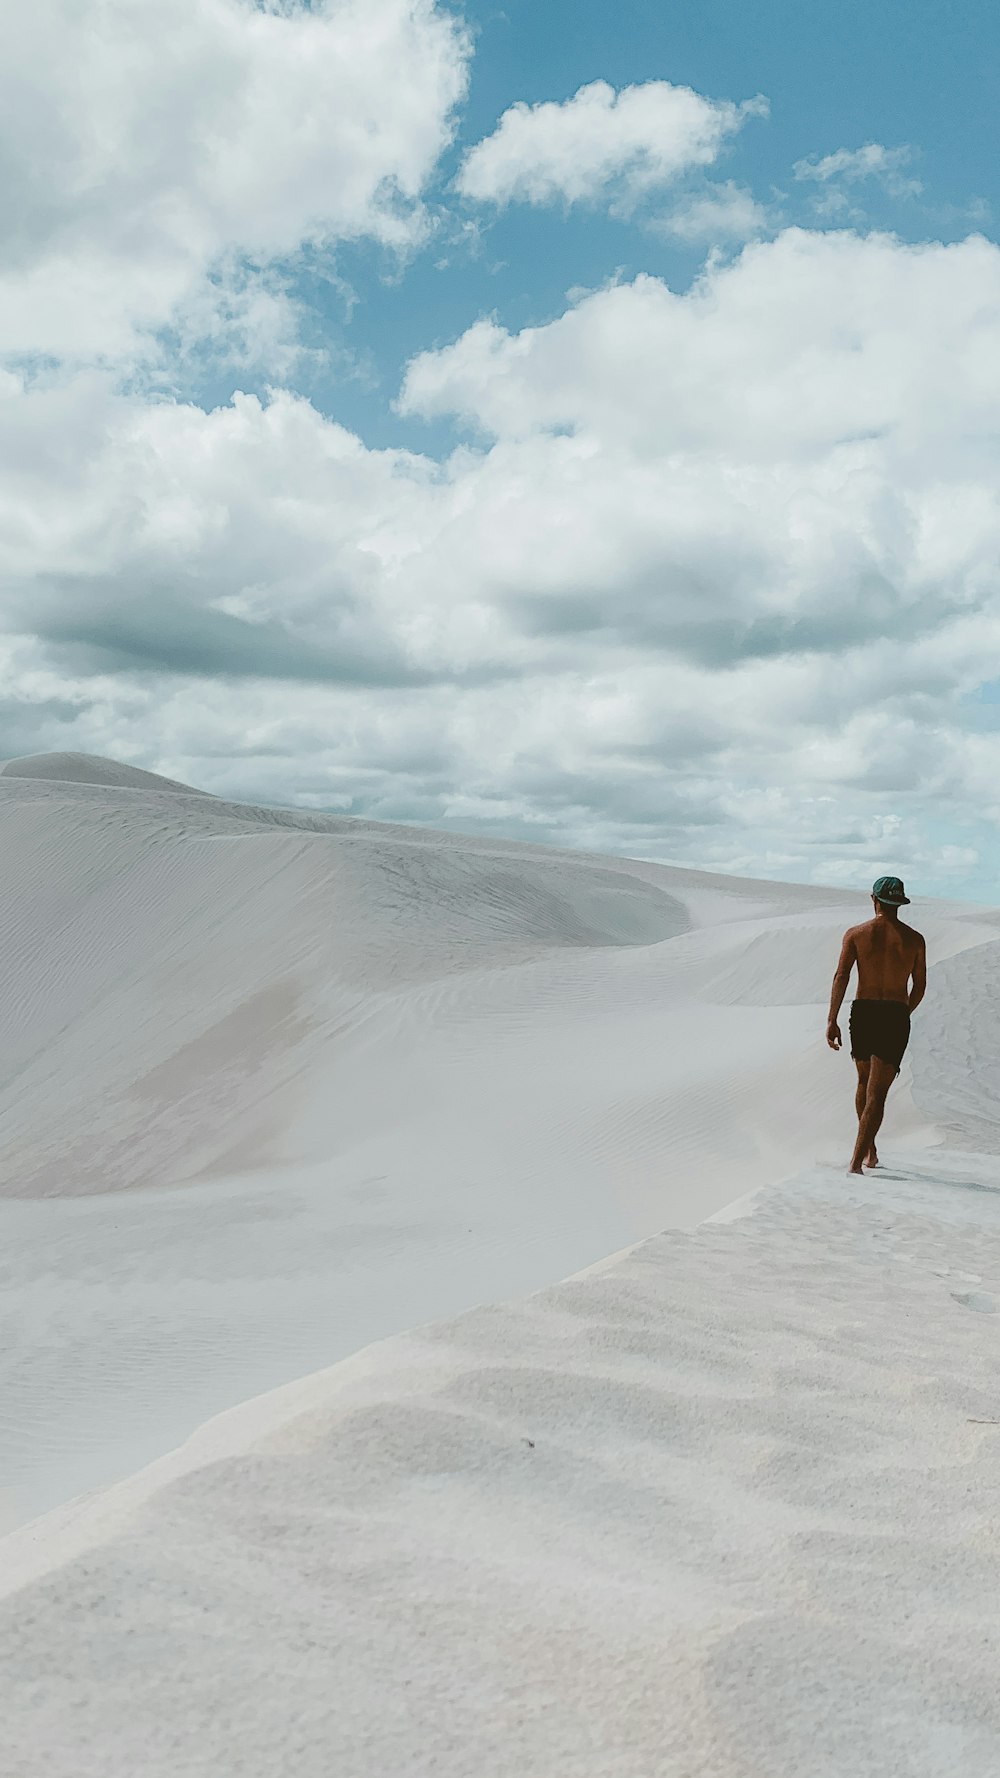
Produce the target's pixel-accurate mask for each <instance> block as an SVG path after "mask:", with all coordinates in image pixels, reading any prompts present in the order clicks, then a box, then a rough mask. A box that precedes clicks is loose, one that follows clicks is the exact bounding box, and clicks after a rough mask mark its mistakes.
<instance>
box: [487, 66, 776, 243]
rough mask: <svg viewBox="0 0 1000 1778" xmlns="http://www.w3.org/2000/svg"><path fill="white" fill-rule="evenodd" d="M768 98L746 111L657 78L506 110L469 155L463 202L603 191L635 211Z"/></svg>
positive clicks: (699, 162) (708, 154) (568, 197)
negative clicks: (636, 206)
mask: <svg viewBox="0 0 1000 1778" xmlns="http://www.w3.org/2000/svg"><path fill="white" fill-rule="evenodd" d="M766 112H767V103H766V101H765V100H764V99H762V98H759V97H758V98H756V99H750V100H748V101H746V102H745V103H743V104H741V105H736V104H733V103H732V102H731V101H730V100H718V99H706V98H703V97H702V96H701V94H700V93H696V92H693V91H692V90H691V88H690V87H686V86H671V85H670V83H669V82H668V81H665V80H651V81H647V82H645V83H644V84H643V85H640V86H628V87H623V88H622V90H621V91H620V92H616V91H615V89H614V87H612V86H610V85H609V84H608V82H607V81H606V80H595V81H593V82H592V83H591V84H590V85H589V86H583V87H581V88H580V89H579V91H578V92H577V93H576V94H575V95H574V97H573V98H572V99H567V100H565V101H563V102H562V103H558V102H555V101H552V100H549V101H546V102H544V103H542V104H538V105H527V104H525V103H523V102H520V103H518V104H516V105H512V106H511V107H510V108H509V110H507V111H505V112H504V114H503V116H502V117H501V119H500V122H499V123H498V124H497V127H496V129H495V130H494V131H493V133H492V135H490V136H487V137H485V138H484V139H483V140H482V141H481V142H477V143H476V144H475V146H474V147H473V148H471V149H469V151H468V153H467V154H466V156H465V158H464V160H463V162H462V167H461V170H460V172H459V175H458V179H457V181H456V184H457V188H458V190H459V191H460V192H461V193H462V195H463V196H465V197H467V198H472V199H475V200H476V201H478V202H480V203H491V204H496V205H498V206H501V205H505V204H510V203H528V204H551V203H554V202H558V201H559V200H562V201H563V202H565V203H570V204H571V203H579V202H581V201H590V202H592V201H594V200H596V199H598V198H600V197H602V196H604V195H605V194H608V195H609V196H610V198H611V202H612V207H613V208H614V209H615V210H617V211H620V212H628V211H629V210H631V209H632V208H634V206H635V205H636V203H638V202H639V200H640V199H642V198H644V197H645V196H646V195H647V194H648V193H650V192H652V191H655V190H657V189H658V188H661V187H662V186H664V185H668V184H669V183H670V182H671V181H673V180H675V179H677V178H678V177H679V176H680V175H681V174H683V173H685V172H688V171H689V170H690V169H691V168H697V167H705V166H708V165H710V164H711V163H712V162H713V161H715V160H716V158H717V157H718V155H719V153H720V151H721V149H722V146H723V144H724V142H725V141H726V139H727V138H728V137H730V136H732V135H733V134H734V133H735V132H736V131H737V130H739V129H740V128H742V126H743V124H744V123H745V122H746V120H747V118H749V117H759V116H762V115H766Z"/></svg>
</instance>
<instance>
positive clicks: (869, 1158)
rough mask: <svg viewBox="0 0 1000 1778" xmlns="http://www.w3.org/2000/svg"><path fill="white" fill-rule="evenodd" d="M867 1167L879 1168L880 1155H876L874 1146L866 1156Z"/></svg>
mask: <svg viewBox="0 0 1000 1778" xmlns="http://www.w3.org/2000/svg"><path fill="white" fill-rule="evenodd" d="M865 1166H866V1167H877V1166H878V1155H877V1154H876V1153H875V1148H874V1145H873V1146H872V1147H871V1148H870V1149H869V1150H868V1153H867V1154H866V1155H865Z"/></svg>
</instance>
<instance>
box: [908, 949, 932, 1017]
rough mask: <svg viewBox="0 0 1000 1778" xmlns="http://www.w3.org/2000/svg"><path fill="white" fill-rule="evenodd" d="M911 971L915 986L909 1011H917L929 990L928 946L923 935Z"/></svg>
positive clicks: (911, 990)
mask: <svg viewBox="0 0 1000 1778" xmlns="http://www.w3.org/2000/svg"><path fill="white" fill-rule="evenodd" d="M910 973H911V974H912V976H913V986H912V988H911V989H910V993H909V998H908V1000H907V1002H906V1010H907V1012H913V1011H915V1009H916V1008H917V1007H918V1006H919V1005H920V1002H921V1000H922V999H923V997H924V995H925V994H926V992H927V946H926V944H925V943H924V940H923V938H922V937H921V938H920V942H919V944H918V945H917V955H916V957H915V958H914V962H913V969H912V970H911V972H910Z"/></svg>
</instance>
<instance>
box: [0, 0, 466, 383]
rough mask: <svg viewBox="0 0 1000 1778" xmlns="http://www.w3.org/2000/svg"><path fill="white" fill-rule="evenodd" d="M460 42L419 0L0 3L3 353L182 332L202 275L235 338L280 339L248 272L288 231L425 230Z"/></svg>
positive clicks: (396, 238)
mask: <svg viewBox="0 0 1000 1778" xmlns="http://www.w3.org/2000/svg"><path fill="white" fill-rule="evenodd" d="M468 55H469V43H468V40H467V37H466V34H465V32H464V31H463V29H462V28H461V27H460V26H459V24H458V23H457V22H456V20H455V19H454V18H453V17H452V16H450V15H449V14H447V13H445V12H443V11H442V10H440V9H439V8H438V7H437V6H435V5H434V4H433V0H317V4H314V5H307V4H305V3H302V4H295V3H292V4H287V5H276V4H275V5H256V4H253V3H252V0H199V4H198V5H197V6H191V5H190V4H188V0H161V3H160V4H159V5H157V6H155V7H151V6H149V5H146V4H144V3H143V0H104V3H103V4H102V5H101V6H99V7H97V8H93V7H85V6H84V7H81V6H79V5H77V4H75V0H40V3H39V4H36V5H33V6H29V7H10V8H7V9H6V11H5V13H4V22H3V23H2V24H0V165H2V166H3V169H4V178H3V181H2V186H0V263H2V269H0V341H2V342H3V350H4V351H5V352H6V353H7V354H9V355H15V356H16V355H20V356H24V357H27V356H29V355H32V354H41V355H44V356H45V357H48V358H56V359H60V360H67V359H75V360H95V359H102V360H108V361H118V360H121V359H123V358H128V357H130V356H131V355H133V354H135V353H136V351H137V350H139V349H140V348H141V347H142V346H143V344H144V343H145V345H147V346H148V336H149V334H150V333H151V332H155V331H156V330H157V329H160V328H163V327H166V326H169V325H171V324H172V323H174V322H175V321H176V320H177V319H178V317H180V319H181V323H182V325H186V326H188V327H190V326H191V325H192V324H193V323H194V321H195V320H196V318H197V316H198V313H199V309H201V310H204V308H205V306H206V300H205V299H206V289H207V285H208V281H209V280H210V278H212V277H214V278H215V280H216V286H217V290H218V288H219V287H221V289H222V291H223V292H224V294H225V295H226V297H227V300H228V301H229V302H230V304H231V305H234V309H235V312H234V315H233V317H232V321H233V326H234V328H235V331H236V333H237V335H238V336H239V338H240V339H241V340H244V341H245V339H246V337H247V335H248V333H249V335H250V336H252V334H253V331H254V329H255V328H256V329H258V330H259V328H260V327H261V326H264V327H265V328H267V329H270V330H271V331H272V333H273V332H274V331H275V330H277V332H278V334H279V335H280V334H281V333H282V330H283V329H284V330H287V320H286V319H282V318H281V317H279V316H277V315H276V314H275V312H274V311H275V309H279V310H280V309H281V307H282V292H281V289H280V283H278V282H275V281H274V280H272V281H271V282H270V283H269V284H268V283H267V280H266V278H265V279H264V280H263V282H262V278H261V274H262V272H263V271H265V270H266V268H267V267H270V266H277V265H279V264H280V263H281V262H282V261H283V260H286V259H287V258H288V256H290V255H294V254H295V253H296V252H297V250H298V249H299V248H300V247H301V246H302V245H303V244H304V243H311V244H313V245H318V246H323V247H328V246H329V245H331V244H332V243H335V242H337V241H342V240H353V239H360V238H367V239H370V240H373V241H375V242H378V243H380V244H382V245H384V246H386V247H388V248H390V249H394V250H405V249H407V248H408V247H410V246H411V245H412V244H413V243H414V242H415V241H418V240H420V239H421V238H422V235H423V233H424V231H425V228H426V217H425V215H424V212H423V209H422V205H421V193H422V191H423V189H424V186H425V184H426V181H427V179H428V177H429V176H430V174H431V172H432V170H433V168H434V167H435V164H436V162H437V160H438V157H439V156H440V154H441V152H442V150H443V149H444V148H445V146H446V145H447V143H448V142H449V141H450V138H451V134H452V128H453V112H454V108H455V106H456V105H457V103H458V102H459V100H460V99H461V98H462V96H463V94H464V91H465V86H466V72H467V60H468ZM400 68H405V69H406V75H407V78H406V79H405V80H400V79H399V78H398V75H399V70H400ZM248 265H249V270H248ZM216 293H217V292H216ZM208 306H209V307H211V308H212V310H213V313H214V316H215V325H218V317H219V315H220V313H222V312H223V311H224V308H225V304H224V303H221V304H220V303H218V302H217V301H215V299H214V297H213V300H212V302H211V303H210V304H209V305H208Z"/></svg>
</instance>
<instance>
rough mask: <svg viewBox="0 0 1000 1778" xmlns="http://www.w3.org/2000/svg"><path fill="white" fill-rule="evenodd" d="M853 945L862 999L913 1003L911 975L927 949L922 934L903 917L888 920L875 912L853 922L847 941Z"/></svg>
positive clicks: (845, 942) (846, 943)
mask: <svg viewBox="0 0 1000 1778" xmlns="http://www.w3.org/2000/svg"><path fill="white" fill-rule="evenodd" d="M848 943H849V944H850V945H851V947H852V948H853V961H854V962H855V963H856V964H857V966H858V995H857V997H858V999H859V1000H902V1001H903V1002H904V1004H905V1005H906V1006H907V1008H908V1010H910V1011H912V1008H911V1007H910V977H911V975H913V974H914V972H915V968H916V964H917V959H918V957H920V956H921V955H922V953H923V951H924V941H923V938H922V936H921V934H920V933H919V932H917V931H915V930H914V928H913V927H912V926H904V924H903V922H902V920H886V919H885V918H884V917H883V916H882V915H881V914H876V916H875V918H874V920H865V921H864V922H863V923H862V924H861V925H860V926H851V927H849V928H848V930H847V932H845V934H844V944H845V946H846V945H848Z"/></svg>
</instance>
